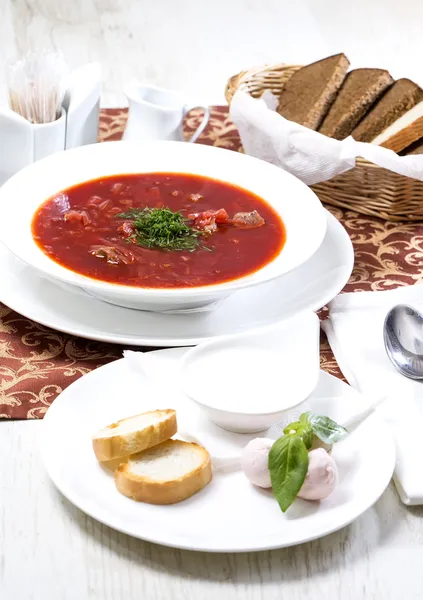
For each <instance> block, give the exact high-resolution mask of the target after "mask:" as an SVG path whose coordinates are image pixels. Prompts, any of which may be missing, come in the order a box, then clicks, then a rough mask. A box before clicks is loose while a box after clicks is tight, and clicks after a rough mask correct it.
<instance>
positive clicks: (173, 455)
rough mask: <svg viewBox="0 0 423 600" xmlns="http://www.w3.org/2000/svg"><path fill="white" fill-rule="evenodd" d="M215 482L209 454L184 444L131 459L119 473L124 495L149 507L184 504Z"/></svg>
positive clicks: (164, 445) (118, 484)
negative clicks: (186, 500)
mask: <svg viewBox="0 0 423 600" xmlns="http://www.w3.org/2000/svg"><path fill="white" fill-rule="evenodd" d="M211 478H212V469H211V461H210V455H209V453H208V452H207V450H206V449H205V448H203V447H202V446H199V445H198V444H194V443H190V442H182V441H180V440H167V441H166V442H163V443H162V444H159V445H158V446H154V447H153V448H150V449H149V450H144V452H139V453H138V454H135V455H134V456H130V457H129V460H128V462H127V463H124V464H121V465H119V467H118V468H117V469H116V471H115V483H116V487H117V489H118V490H119V492H120V493H121V494H123V495H124V496H128V498H132V499H133V500H137V501H138V502H147V503H149V504H174V503H176V502H181V501H182V500H185V499H186V498H189V497H190V496H192V495H193V494H195V493H196V492H199V491H200V490H202V489H203V488H204V487H205V486H206V485H207V484H208V483H210V481H211Z"/></svg>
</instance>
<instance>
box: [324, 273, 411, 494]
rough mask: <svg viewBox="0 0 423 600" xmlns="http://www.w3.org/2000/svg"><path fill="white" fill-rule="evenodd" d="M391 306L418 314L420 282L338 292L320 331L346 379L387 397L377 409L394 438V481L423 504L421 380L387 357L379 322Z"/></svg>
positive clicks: (368, 393)
mask: <svg viewBox="0 0 423 600" xmlns="http://www.w3.org/2000/svg"><path fill="white" fill-rule="evenodd" d="M395 304H409V305H410V306H413V307H415V308H417V309H419V310H421V311H422V312H423V285H414V286H408V287H401V288H398V289H395V290H389V291H383V292H357V293H351V294H342V295H340V296H338V297H337V298H335V299H334V300H332V302H331V303H330V304H329V318H328V319H327V320H326V321H324V322H323V323H322V329H323V330H324V331H325V333H326V335H327V337H328V340H329V344H330V347H331V348H332V351H333V353H334V355H335V358H336V360H337V362H338V365H339V367H340V369H341V371H342V373H343V374H344V376H345V378H346V379H347V381H348V382H349V383H350V384H351V385H352V386H353V387H354V388H356V389H358V390H359V391H360V392H362V393H363V394H365V395H366V396H367V397H368V398H369V400H370V401H372V400H375V399H377V398H379V397H381V396H386V397H387V400H386V401H385V402H384V403H383V404H382V405H381V406H380V407H379V408H378V409H377V410H378V411H380V414H381V415H382V416H383V417H384V418H385V420H386V421H387V422H388V423H389V425H390V426H391V429H392V432H393V435H394V438H395V443H396V451H397V461H396V466H395V475H394V482H395V485H396V487H397V490H398V493H399V495H400V498H401V500H402V501H403V502H404V503H405V504H408V505H417V504H423V382H417V381H411V380H409V379H407V378H406V377H404V376H403V375H401V374H400V373H398V372H397V370H396V369H395V367H394V366H393V365H392V364H391V362H390V360H389V358H388V356H387V355H386V352H385V349H384V344H383V323H384V320H385V316H386V314H387V312H388V311H389V309H390V308H392V307H393V306H394V305H395ZM375 444H377V439H375Z"/></svg>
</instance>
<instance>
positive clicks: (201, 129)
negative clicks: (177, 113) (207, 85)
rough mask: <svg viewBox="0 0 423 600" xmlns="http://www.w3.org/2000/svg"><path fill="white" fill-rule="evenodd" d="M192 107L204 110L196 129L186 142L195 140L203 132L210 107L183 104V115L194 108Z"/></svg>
mask: <svg viewBox="0 0 423 600" xmlns="http://www.w3.org/2000/svg"><path fill="white" fill-rule="evenodd" d="M194 108H202V109H203V110H204V117H203V120H202V121H201V123H200V124H199V126H198V127H197V129H196V130H195V131H194V133H193V134H192V136H191V137H190V139H189V140H188V142H195V141H197V139H198V137H199V136H200V135H201V134H202V133H203V131H204V129H205V128H206V125H207V123H208V122H209V119H210V108H209V107H208V106H185V113H184V116H185V115H186V114H187V113H189V111H190V110H194Z"/></svg>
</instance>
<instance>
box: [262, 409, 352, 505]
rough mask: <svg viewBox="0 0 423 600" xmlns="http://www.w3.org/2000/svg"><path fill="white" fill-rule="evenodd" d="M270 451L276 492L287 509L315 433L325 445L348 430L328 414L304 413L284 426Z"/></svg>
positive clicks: (299, 482)
mask: <svg viewBox="0 0 423 600" xmlns="http://www.w3.org/2000/svg"><path fill="white" fill-rule="evenodd" d="M283 432H284V434H285V435H283V436H282V437H280V438H279V439H277V440H276V442H275V443H274V444H273V446H272V447H271V448H270V452H269V462H268V466H269V471H270V480H271V482H272V489H273V494H274V496H275V498H276V500H277V501H278V503H279V506H280V507H281V510H282V512H285V511H286V510H287V509H288V508H289V507H290V506H291V504H292V503H293V502H294V500H295V498H296V496H297V494H298V492H299V491H300V489H301V486H302V485H303V483H304V480H305V478H306V475H307V469H308V450H310V448H311V446H312V444H313V438H314V436H316V437H317V438H318V439H319V440H320V441H321V442H324V443H325V444H330V445H331V444H334V443H336V442H339V441H340V440H342V439H344V438H345V437H346V436H347V435H348V431H347V430H346V429H345V427H342V425H338V423H335V421H332V419H329V417H325V416H322V415H315V414H314V413H312V412H306V413H303V414H302V415H301V416H300V418H299V420H298V421H294V422H293V423H290V424H289V425H287V426H286V427H285V429H284V430H283Z"/></svg>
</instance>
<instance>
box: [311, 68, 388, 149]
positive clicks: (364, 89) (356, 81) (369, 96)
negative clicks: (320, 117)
mask: <svg viewBox="0 0 423 600" xmlns="http://www.w3.org/2000/svg"><path fill="white" fill-rule="evenodd" d="M391 83H393V79H392V77H391V76H390V74H389V73H388V71H384V70H383V69H355V70H354V71H351V72H350V73H348V75H347V78H346V79H345V82H344V85H343V86H342V87H341V89H340V90H339V92H338V95H337V97H336V98H335V101H334V103H333V104H332V106H331V107H330V109H329V112H328V114H327V115H326V117H325V119H324V121H323V123H322V124H321V126H320V127H319V132H320V133H323V134H324V135H327V136H329V137H332V138H335V139H337V140H343V139H344V138H346V137H347V136H349V135H350V133H351V132H352V131H353V129H354V128H355V126H356V125H357V124H358V122H359V121H360V119H361V118H362V117H364V115H365V114H366V112H367V111H368V110H369V108H370V107H371V105H372V104H373V103H374V102H376V100H377V99H378V98H380V96H381V95H382V93H383V92H384V91H385V90H386V89H387V88H388V87H389V86H390V85H391Z"/></svg>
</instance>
